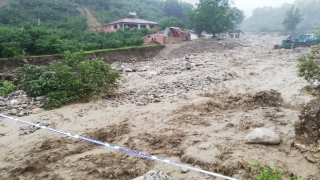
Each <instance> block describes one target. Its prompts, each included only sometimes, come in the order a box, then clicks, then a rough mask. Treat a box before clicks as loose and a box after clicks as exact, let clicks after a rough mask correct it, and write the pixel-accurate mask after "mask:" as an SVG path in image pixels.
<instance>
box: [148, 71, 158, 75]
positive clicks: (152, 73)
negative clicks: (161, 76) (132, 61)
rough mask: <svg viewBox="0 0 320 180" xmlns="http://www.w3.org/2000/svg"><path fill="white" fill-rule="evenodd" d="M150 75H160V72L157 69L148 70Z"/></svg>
mask: <svg viewBox="0 0 320 180" xmlns="http://www.w3.org/2000/svg"><path fill="white" fill-rule="evenodd" d="M148 73H149V74H150V75H158V72H157V71H150V72H148Z"/></svg>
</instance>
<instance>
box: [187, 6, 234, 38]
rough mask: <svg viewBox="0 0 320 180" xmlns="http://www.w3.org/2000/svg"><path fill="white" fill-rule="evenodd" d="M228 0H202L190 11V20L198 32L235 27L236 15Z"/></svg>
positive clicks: (210, 31)
mask: <svg viewBox="0 0 320 180" xmlns="http://www.w3.org/2000/svg"><path fill="white" fill-rule="evenodd" d="M230 5H231V4H230V3H229V1H228V0H200V1H199V4H197V7H196V9H195V10H191V11H189V12H188V17H189V21H190V22H191V24H192V25H193V27H194V28H195V31H196V32H197V33H201V32H202V31H206V32H207V33H213V34H215V33H220V32H223V31H226V30H229V29H233V28H234V27H235V21H236V15H235V12H234V11H232V10H231V9H230Z"/></svg>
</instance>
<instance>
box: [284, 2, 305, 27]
mask: <svg viewBox="0 0 320 180" xmlns="http://www.w3.org/2000/svg"><path fill="white" fill-rule="evenodd" d="M302 20H303V18H302V15H301V14H300V10H299V9H298V8H295V6H294V5H292V6H291V8H290V9H288V10H287V12H286V16H285V18H284V20H283V21H282V25H283V26H284V29H285V30H286V31H288V32H289V33H293V32H294V30H295V29H296V26H297V25H298V24H299V23H300V22H301V21H302Z"/></svg>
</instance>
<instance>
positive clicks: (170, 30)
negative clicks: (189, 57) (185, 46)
mask: <svg viewBox="0 0 320 180" xmlns="http://www.w3.org/2000/svg"><path fill="white" fill-rule="evenodd" d="M190 40H191V34H190V33H189V32H188V31H185V30H181V29H179V28H176V27H167V28H165V29H161V30H158V31H157V32H155V33H152V34H149V35H147V36H145V37H144V42H145V43H159V44H178V43H180V42H182V41H190Z"/></svg>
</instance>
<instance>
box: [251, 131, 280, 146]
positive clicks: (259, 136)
mask: <svg viewBox="0 0 320 180" xmlns="http://www.w3.org/2000/svg"><path fill="white" fill-rule="evenodd" d="M280 140H281V139H280V137H279V136H278V135H277V134H276V133H275V132H274V131H273V130H271V129H268V128H256V129H254V130H253V131H252V132H250V133H249V134H248V135H247V136H246V137H245V141H246V143H248V144H279V143H280Z"/></svg>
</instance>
